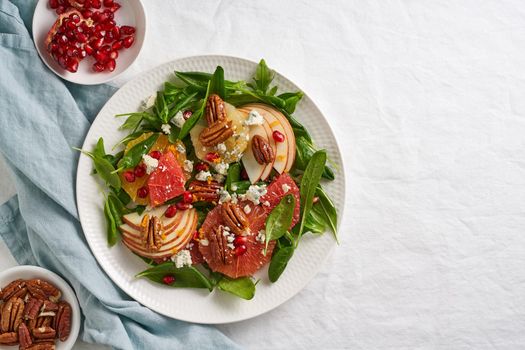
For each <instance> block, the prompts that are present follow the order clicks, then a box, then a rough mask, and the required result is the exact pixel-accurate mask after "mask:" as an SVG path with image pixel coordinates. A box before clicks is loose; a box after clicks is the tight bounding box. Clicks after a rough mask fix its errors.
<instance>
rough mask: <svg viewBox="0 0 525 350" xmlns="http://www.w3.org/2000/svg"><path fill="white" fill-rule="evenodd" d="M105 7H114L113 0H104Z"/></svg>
mask: <svg viewBox="0 0 525 350" xmlns="http://www.w3.org/2000/svg"><path fill="white" fill-rule="evenodd" d="M104 6H106V7H111V6H113V0H104Z"/></svg>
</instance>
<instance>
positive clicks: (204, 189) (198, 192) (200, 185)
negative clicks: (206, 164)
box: [188, 181, 222, 202]
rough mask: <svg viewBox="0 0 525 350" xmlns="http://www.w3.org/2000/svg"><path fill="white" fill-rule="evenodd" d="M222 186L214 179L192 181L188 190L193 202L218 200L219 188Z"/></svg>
mask: <svg viewBox="0 0 525 350" xmlns="http://www.w3.org/2000/svg"><path fill="white" fill-rule="evenodd" d="M221 188H222V186H221V185H219V183H218V182H216V181H211V182H210V183H208V182H207V181H193V182H192V183H190V186H189V188H188V189H189V190H190V192H191V194H192V195H193V198H194V201H195V202H217V201H218V200H219V190H220V189H221Z"/></svg>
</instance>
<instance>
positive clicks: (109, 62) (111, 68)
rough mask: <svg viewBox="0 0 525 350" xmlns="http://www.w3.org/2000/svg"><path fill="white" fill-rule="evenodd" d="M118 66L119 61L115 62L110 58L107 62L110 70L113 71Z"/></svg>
mask: <svg viewBox="0 0 525 350" xmlns="http://www.w3.org/2000/svg"><path fill="white" fill-rule="evenodd" d="M116 66H117V62H115V60H109V61H108V62H107V63H106V68H107V70H109V71H110V72H113V71H114V70H115V67H116Z"/></svg>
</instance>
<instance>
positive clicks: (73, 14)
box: [69, 13, 80, 23]
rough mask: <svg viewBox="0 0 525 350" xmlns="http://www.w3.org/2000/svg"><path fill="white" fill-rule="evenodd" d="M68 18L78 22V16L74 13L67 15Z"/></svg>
mask: <svg viewBox="0 0 525 350" xmlns="http://www.w3.org/2000/svg"><path fill="white" fill-rule="evenodd" d="M69 19H70V20H71V21H72V23H78V22H80V16H79V15H77V14H76V13H72V14H70V15H69Z"/></svg>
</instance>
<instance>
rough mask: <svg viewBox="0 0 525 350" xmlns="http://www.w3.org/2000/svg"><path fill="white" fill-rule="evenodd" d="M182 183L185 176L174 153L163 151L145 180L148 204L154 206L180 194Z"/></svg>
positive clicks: (182, 190)
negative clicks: (146, 180)
mask: <svg viewBox="0 0 525 350" xmlns="http://www.w3.org/2000/svg"><path fill="white" fill-rule="evenodd" d="M184 183H185V176H184V173H183V172H182V168H181V166H180V165H179V163H178V162H177V159H176V158H175V155H173V153H172V152H170V151H168V152H165V153H163V154H162V156H161V157H160V159H159V165H158V167H157V168H156V169H155V171H153V172H152V173H151V175H150V176H149V179H148V182H147V186H148V190H149V201H150V205H151V206H152V207H155V206H157V205H160V204H162V203H164V202H166V201H167V200H169V199H172V198H175V197H177V196H180V195H181V194H182V193H183V192H184Z"/></svg>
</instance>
